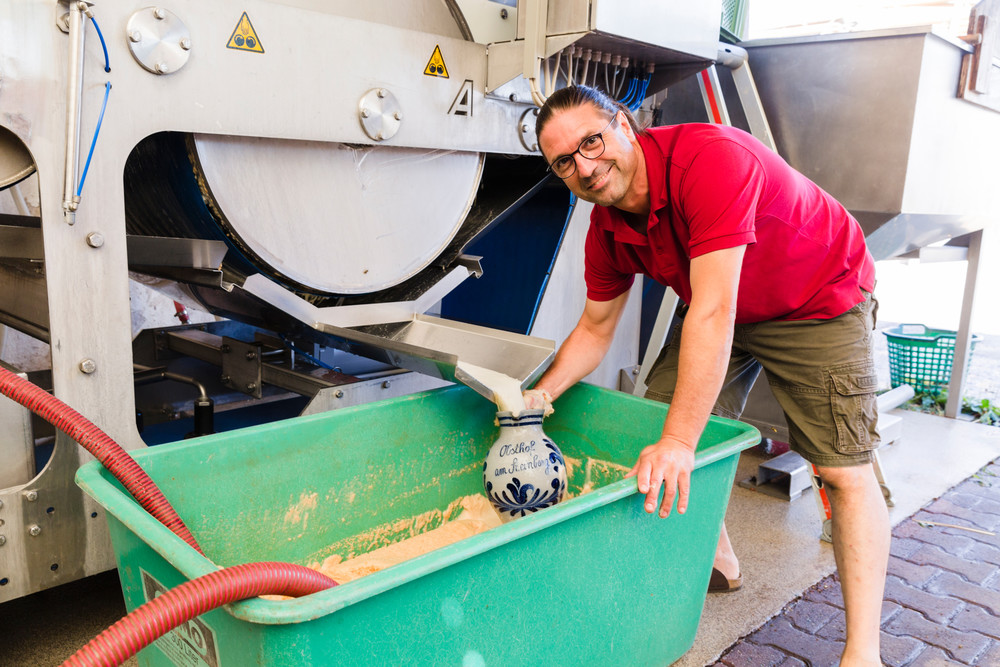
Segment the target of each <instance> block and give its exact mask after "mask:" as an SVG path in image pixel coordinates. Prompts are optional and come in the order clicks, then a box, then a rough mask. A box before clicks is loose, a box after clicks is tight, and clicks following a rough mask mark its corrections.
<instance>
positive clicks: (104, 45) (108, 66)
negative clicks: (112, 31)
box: [90, 16, 111, 72]
mask: <svg viewBox="0 0 1000 667" xmlns="http://www.w3.org/2000/svg"><path fill="white" fill-rule="evenodd" d="M90 22H91V23H93V24H94V29H95V30H96V31H97V36H98V37H100V38H101V48H102V49H104V71H105V72H110V71H111V63H110V62H109V61H108V45H107V43H106V42H105V41H104V33H102V32H101V26H99V25H97V19H95V18H94V17H93V16H91V17H90Z"/></svg>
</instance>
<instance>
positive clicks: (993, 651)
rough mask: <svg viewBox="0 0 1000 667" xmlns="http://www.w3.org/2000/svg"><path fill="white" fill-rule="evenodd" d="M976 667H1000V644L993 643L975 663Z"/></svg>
mask: <svg viewBox="0 0 1000 667" xmlns="http://www.w3.org/2000/svg"><path fill="white" fill-rule="evenodd" d="M976 664H977V665H982V667H995V666H996V665H1000V642H993V646H991V647H990V648H989V649H987V650H986V652H985V653H983V654H982V655H981V656H979V660H977V661H976Z"/></svg>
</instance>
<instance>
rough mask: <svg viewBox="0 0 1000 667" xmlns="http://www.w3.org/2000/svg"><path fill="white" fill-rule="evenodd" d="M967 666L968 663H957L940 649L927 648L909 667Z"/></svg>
mask: <svg viewBox="0 0 1000 667" xmlns="http://www.w3.org/2000/svg"><path fill="white" fill-rule="evenodd" d="M958 664H962V665H968V664H971V663H968V662H961V663H960V662H957V661H955V660H952V659H951V658H949V657H948V654H947V653H945V652H944V651H942V650H941V649H939V648H937V647H934V646H928V647H927V650H926V651H924V652H923V653H921V654H920V656H919V657H918V658H917V659H916V660H914V661H913V662H911V663H910V665H909V667H952V665H958Z"/></svg>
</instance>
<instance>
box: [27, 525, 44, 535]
mask: <svg viewBox="0 0 1000 667" xmlns="http://www.w3.org/2000/svg"><path fill="white" fill-rule="evenodd" d="M41 534H42V529H41V527H40V526H37V525H34V524H33V525H32V526H30V527H29V528H28V535H31V536H32V537H38V536H39V535H41Z"/></svg>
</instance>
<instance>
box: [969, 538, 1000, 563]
mask: <svg viewBox="0 0 1000 667" xmlns="http://www.w3.org/2000/svg"><path fill="white" fill-rule="evenodd" d="M965 558H968V559H969V560H973V561H982V562H984V563H991V564H993V565H1000V545H997V546H993V545H991V544H984V543H982V542H980V543H979V544H976V545H975V546H973V547H972V548H971V549H969V550H968V551H967V552H966V553H965Z"/></svg>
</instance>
